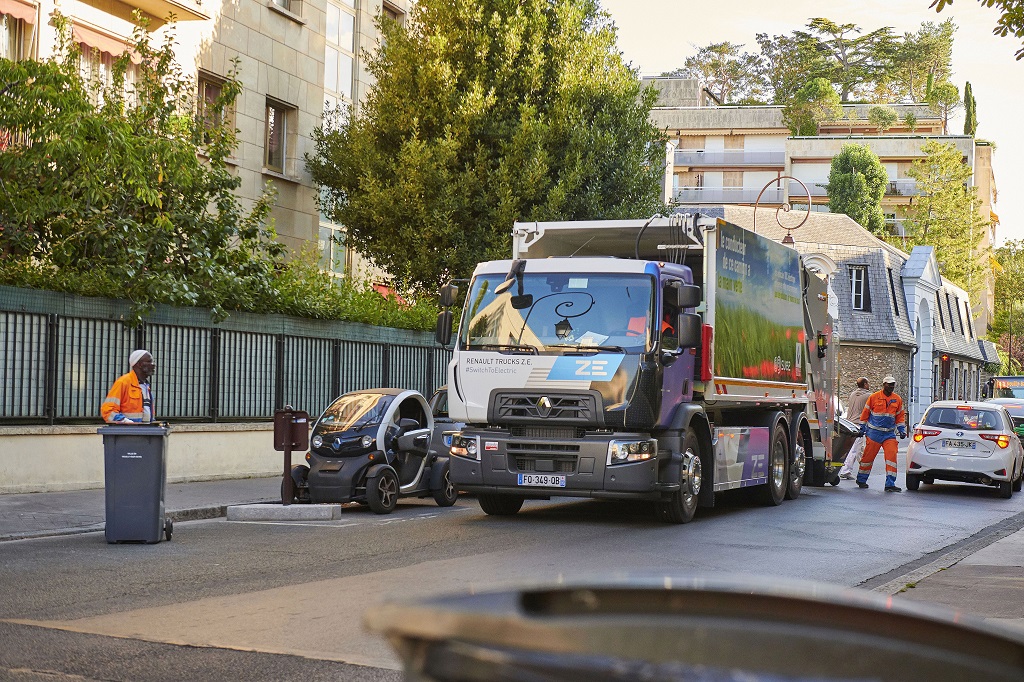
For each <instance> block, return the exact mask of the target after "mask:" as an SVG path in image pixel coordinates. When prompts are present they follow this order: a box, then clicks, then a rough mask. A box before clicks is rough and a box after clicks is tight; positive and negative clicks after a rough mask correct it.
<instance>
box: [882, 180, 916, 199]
mask: <svg viewBox="0 0 1024 682" xmlns="http://www.w3.org/2000/svg"><path fill="white" fill-rule="evenodd" d="M920 193H921V192H920V191H919V190H918V189H917V181H916V180H890V181H889V184H888V185H887V186H886V188H885V196H887V197H916V196H917V195H919V194H920Z"/></svg>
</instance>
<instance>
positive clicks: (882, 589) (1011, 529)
mask: <svg viewBox="0 0 1024 682" xmlns="http://www.w3.org/2000/svg"><path fill="white" fill-rule="evenodd" d="M1022 528H1024V512H1020V513H1018V514H1015V515H1013V516H1011V517H1009V518H1006V519H1003V520H1002V521H997V522H996V523H994V524H992V525H991V526H988V527H986V528H982V529H981V530H980V531H978V532H977V533H975V534H974V535H971V536H970V537H967V538H964V539H963V540H961V541H959V542H955V543H953V544H952V545H949V546H947V547H943V548H942V549H938V550H935V551H934V552H931V553H929V554H926V555H924V556H923V557H921V558H920V559H915V560H914V561H910V562H907V563H905V564H903V565H902V566H899V567H897V568H894V569H893V570H891V571H888V572H886V573H882V574H879V575H876V576H875V577H873V578H868V579H867V580H865V581H863V582H862V583H860V584H859V585H857V587H859V588H861V589H866V590H870V591H872V592H878V593H879V594H885V595H890V596H892V595H896V594H899V593H900V592H903V591H904V590H905V589H906V588H907V585H909V584H911V583H917V582H920V581H921V580H924V579H925V578H927V577H928V576H930V575H934V574H935V573H938V572H939V571H942V570H945V569H947V568H949V567H950V566H952V565H954V564H956V563H958V562H960V561H962V560H963V559H966V558H967V557H969V556H970V555H972V554H974V553H975V552H977V551H979V550H982V549H984V548H986V547H988V546H989V545H991V544H993V543H996V542H998V541H999V540H1002V539H1003V538H1005V537H1007V536H1009V535H1013V534H1014V533H1016V532H1017V531H1019V530H1021V529H1022Z"/></svg>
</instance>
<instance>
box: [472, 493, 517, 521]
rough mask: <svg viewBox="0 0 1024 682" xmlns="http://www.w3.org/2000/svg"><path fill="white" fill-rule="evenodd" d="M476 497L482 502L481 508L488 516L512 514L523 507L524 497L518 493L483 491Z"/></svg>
mask: <svg viewBox="0 0 1024 682" xmlns="http://www.w3.org/2000/svg"><path fill="white" fill-rule="evenodd" d="M476 499H477V501H479V502H480V509H482V510H483V512H484V514H487V515H488V516H512V515H513V514H516V513H517V512H518V511H519V510H520V509H522V508H523V498H521V497H518V496H516V495H491V494H487V493H481V494H480V495H477V497H476Z"/></svg>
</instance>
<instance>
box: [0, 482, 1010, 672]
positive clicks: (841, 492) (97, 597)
mask: <svg viewBox="0 0 1024 682" xmlns="http://www.w3.org/2000/svg"><path fill="white" fill-rule="evenodd" d="M873 478H874V479H876V480H874V481H873V483H874V484H875V485H873V487H872V488H871V489H869V490H860V489H858V488H856V486H854V485H853V484H852V483H851V482H843V483H842V484H841V485H840V486H839V487H838V488H832V487H826V488H805V489H804V494H803V495H802V496H801V497H800V499H798V500H796V501H790V502H785V503H783V505H782V506H780V507H777V508H765V507H762V506H760V505H758V504H756V503H755V502H753V501H751V500H750V499H749V498H748V497H747V496H745V495H742V494H730V495H726V496H723V497H722V498H720V501H719V505H718V506H717V507H716V508H715V509H713V510H702V512H703V513H700V514H699V515H698V517H697V519H696V520H695V521H694V522H693V523H691V524H688V525H684V526H673V525H667V524H663V523H659V522H656V521H654V520H653V511H652V509H651V508H650V507H648V506H646V505H640V504H627V503H612V502H602V501H593V500H553V501H549V502H543V501H537V502H527V503H526V506H525V507H524V509H523V511H522V512H520V513H519V514H518V515H516V516H514V517H507V518H500V517H488V516H486V515H484V514H483V513H482V512H481V511H480V510H479V508H478V506H477V505H476V502H475V500H473V499H463V500H460V501H459V503H458V504H457V505H456V506H455V507H452V508H450V509H439V508H437V507H436V506H434V504H433V502H431V501H429V500H426V501H419V500H403V501H402V502H401V503H400V504H399V508H398V510H397V511H396V512H395V513H393V514H391V515H389V516H376V515H374V514H372V513H370V512H368V511H367V510H366V509H365V508H361V507H358V506H352V507H346V508H345V510H344V513H343V518H342V519H341V520H339V521H332V522H308V523H294V522H293V523H237V522H228V521H225V520H223V519H218V520H212V521H195V522H189V523H181V524H177V525H176V527H175V534H174V540H173V541H172V542H163V543H160V544H157V545H107V544H106V542H105V541H104V539H103V535H102V533H88V534H83V535H77V536H63V537H55V538H45V539H37V540H24V541H15V542H6V543H3V544H2V545H0V576H2V578H0V679H14V680H36V679H39V680H42V679H47V680H51V679H82V678H85V679H124V680H139V679H145V680H165V679H166V680H186V679H210V678H215V677H217V676H218V675H220V676H221V677H223V678H224V679H246V680H265V679H266V680H269V679H300V678H301V679H306V680H318V679H344V680H397V679H401V676H400V674H399V673H398V672H397V669H398V667H399V661H398V659H397V658H396V656H395V654H394V653H393V651H392V650H391V649H390V648H389V647H388V646H387V644H386V643H385V642H383V641H382V640H380V639H379V638H377V637H376V636H374V635H371V634H368V633H366V632H365V631H364V629H363V627H362V618H363V614H364V613H365V612H366V611H367V610H368V609H373V608H375V606H376V605H378V604H380V603H381V602H382V601H387V600H405V599H410V598H416V597H422V596H428V595H437V594H444V593H465V592H467V591H479V590H486V589H491V588H498V587H508V586H522V585H526V584H538V583H540V584H549V583H552V582H558V581H562V580H566V579H573V580H580V579H587V578H594V579H608V578H613V579H621V578H628V577H631V576H642V577H650V576H663V575H694V574H697V575H710V576H727V575H735V574H743V575H756V576H780V577H787V578H797V579H809V580H815V581H821V582H827V583H832V584H836V585H842V586H857V585H867V586H870V585H871V583H872V581H875V582H878V581H879V580H881V579H882V577H883V576H888V577H891V576H893V575H899V571H900V568H901V567H904V566H907V565H909V564H913V563H914V562H919V561H921V560H922V557H926V556H927V555H929V554H930V553H933V552H936V551H938V550H941V549H942V548H944V547H948V546H949V545H952V544H955V543H957V542H960V541H962V540H964V539H966V538H968V537H970V536H972V535H974V534H975V533H977V532H978V531H979V530H981V529H984V528H986V527H989V526H992V525H993V524H998V523H999V522H1000V521H1002V520H1004V519H1006V518H1009V517H1011V516H1014V515H1015V514H1018V513H1020V512H1021V511H1024V495H1015V496H1014V497H1013V499H1011V500H1001V499H998V498H997V497H996V496H995V491H994V490H992V489H983V488H973V487H966V486H952V485H948V486H946V485H943V486H925V487H924V488H923V489H922V491H921V492H918V493H909V492H905V493H902V494H893V493H888V494H887V493H883V492H882V491H881V489H880V488H881V477H880V476H878V474H877V472H876V475H875V476H874V477H873Z"/></svg>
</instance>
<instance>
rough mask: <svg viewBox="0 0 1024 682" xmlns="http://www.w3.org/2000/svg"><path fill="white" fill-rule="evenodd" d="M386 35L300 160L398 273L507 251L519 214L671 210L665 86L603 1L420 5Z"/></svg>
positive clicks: (386, 25) (373, 253) (411, 275)
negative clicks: (619, 40) (353, 104)
mask: <svg viewBox="0 0 1024 682" xmlns="http://www.w3.org/2000/svg"><path fill="white" fill-rule="evenodd" d="M381 31H382V34H383V41H382V46H381V48H380V49H379V50H378V52H377V53H376V54H374V55H371V56H370V58H369V61H368V69H369V71H370V73H371V74H372V75H373V77H374V79H375V81H376V84H375V85H374V86H373V87H372V88H371V90H370V91H369V92H368V93H367V96H366V99H365V101H364V102H363V103H362V104H360V106H359V107H358V108H356V109H355V110H354V111H352V112H350V113H349V115H348V116H347V117H339V118H337V119H335V120H333V121H331V120H328V121H327V122H326V123H325V124H324V126H322V127H321V128H318V129H317V130H316V131H314V135H313V139H314V143H315V154H313V155H310V156H308V157H307V159H306V162H307V167H308V168H309V171H310V173H311V174H312V176H313V179H314V180H315V181H316V182H317V183H318V184H319V185H320V187H321V188H322V193H321V197H322V209H323V210H324V212H325V213H326V214H327V215H328V216H329V217H330V218H331V219H332V220H335V221H337V222H339V223H342V224H344V225H345V226H346V229H347V231H348V236H349V241H350V243H351V244H353V246H354V247H355V248H357V249H358V250H359V251H360V252H361V253H362V254H364V255H365V256H367V257H369V258H370V259H371V260H372V261H373V262H374V263H375V264H377V265H378V266H380V267H382V268H384V269H385V270H387V271H388V272H389V273H390V274H391V275H393V276H395V277H396V278H398V280H399V281H405V282H408V283H410V284H412V285H415V286H417V287H425V288H427V289H429V290H434V289H435V288H436V287H437V286H438V285H439V284H441V283H442V282H444V281H446V280H448V279H449V278H452V277H465V276H468V275H469V274H470V273H471V272H472V269H473V267H474V265H475V263H477V262H478V261H480V260H486V259H491V258H507V257H508V254H509V251H510V238H509V234H510V231H511V227H512V224H513V222H514V221H516V220H556V219H558V220H579V219H596V218H626V217H639V216H647V215H650V214H652V213H653V212H655V211H658V210H663V208H664V205H663V204H662V203H661V201H660V194H661V187H662V182H663V177H664V176H663V169H664V158H665V147H664V138H663V136H662V135H661V133H660V132H659V131H658V130H657V129H656V128H655V127H654V126H653V124H651V123H650V121H649V118H648V116H649V112H650V108H651V106H652V105H653V103H654V101H655V97H656V93H655V92H654V90H653V88H651V89H647V90H644V91H641V88H640V82H639V79H638V78H637V75H636V74H635V73H634V72H633V71H632V70H631V69H630V68H629V67H628V66H627V65H626V64H625V63H624V62H623V60H622V56H621V54H620V52H619V51H618V50H617V49H616V46H615V27H614V24H613V23H612V22H611V20H610V18H609V17H608V15H607V14H606V13H604V12H602V11H600V9H599V7H598V3H597V2H596V0H585V1H582V2H581V1H579V0H524V1H522V2H520V1H519V0H421V1H420V2H417V3H416V5H415V7H414V9H413V11H412V14H411V16H410V20H409V23H408V25H407V26H400V25H398V24H396V23H394V22H382V25H381Z"/></svg>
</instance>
